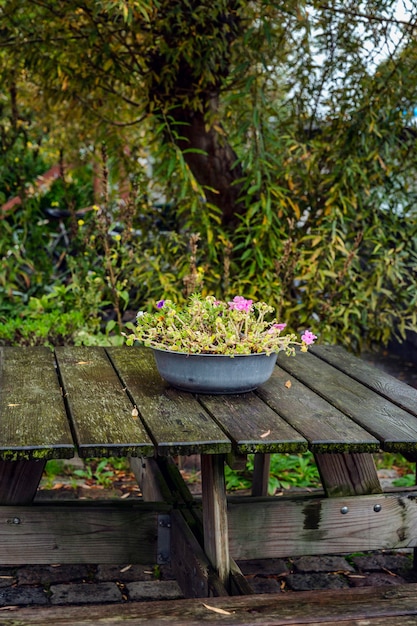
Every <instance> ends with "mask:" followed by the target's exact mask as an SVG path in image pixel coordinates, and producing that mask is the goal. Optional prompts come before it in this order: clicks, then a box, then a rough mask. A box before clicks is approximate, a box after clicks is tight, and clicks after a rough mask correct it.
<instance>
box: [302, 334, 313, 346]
mask: <svg viewBox="0 0 417 626" xmlns="http://www.w3.org/2000/svg"><path fill="white" fill-rule="evenodd" d="M315 339H317V335H314V334H313V333H312V332H310V331H309V330H306V331H305V332H304V334H303V335H301V341H304V343H305V344H306V345H307V346H309V345H311V344H312V343H314V340H315Z"/></svg>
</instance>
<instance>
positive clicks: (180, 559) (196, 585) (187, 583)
mask: <svg viewBox="0 0 417 626" xmlns="http://www.w3.org/2000/svg"><path fill="white" fill-rule="evenodd" d="M171 520H172V521H171V523H172V552H171V568H172V571H173V572H174V574H175V577H176V580H177V582H178V584H179V586H180V588H181V591H182V592H183V594H184V596H185V597H186V598H208V597H209V596H210V595H213V594H214V595H216V596H228V595H229V594H228V592H227V591H226V588H225V587H224V585H222V583H221V582H220V580H219V579H218V577H217V575H216V574H215V572H214V570H213V567H212V565H211V563H210V562H209V560H208V558H207V556H206V554H205V553H204V551H203V549H202V547H201V546H200V544H199V543H198V541H197V540H196V538H195V536H194V534H193V533H192V532H191V530H190V527H189V526H188V524H187V523H186V521H185V520H184V517H183V515H182V514H181V513H180V511H173V512H172V515H171Z"/></svg>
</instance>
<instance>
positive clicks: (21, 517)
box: [0, 502, 169, 565]
mask: <svg viewBox="0 0 417 626" xmlns="http://www.w3.org/2000/svg"><path fill="white" fill-rule="evenodd" d="M167 512H169V507H167V506H166V505H162V504H160V505H158V506H157V505H156V503H154V504H153V505H152V506H150V505H147V504H145V503H143V502H138V503H137V504H136V503H135V504H134V505H133V504H130V503H125V502H123V503H122V502H119V503H100V504H98V503H94V504H90V503H87V502H77V503H76V504H74V503H63V502H60V503H59V504H57V505H49V504H48V505H44V504H38V505H32V506H30V507H25V506H21V507H13V506H4V507H0V553H1V555H2V556H1V559H2V563H3V564H12V565H13V564H28V563H115V564H120V563H148V564H152V565H154V564H155V563H157V545H158V515H159V514H161V513H164V514H166V513H167Z"/></svg>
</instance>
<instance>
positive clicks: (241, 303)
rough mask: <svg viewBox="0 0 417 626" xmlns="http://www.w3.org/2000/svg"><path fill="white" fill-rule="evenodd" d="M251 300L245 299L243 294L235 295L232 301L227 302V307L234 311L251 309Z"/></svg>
mask: <svg viewBox="0 0 417 626" xmlns="http://www.w3.org/2000/svg"><path fill="white" fill-rule="evenodd" d="M252 302H253V300H246V298H244V297H243V296H235V297H234V298H233V302H228V305H229V308H230V309H231V310H234V311H247V312H249V311H250V310H251V309H252Z"/></svg>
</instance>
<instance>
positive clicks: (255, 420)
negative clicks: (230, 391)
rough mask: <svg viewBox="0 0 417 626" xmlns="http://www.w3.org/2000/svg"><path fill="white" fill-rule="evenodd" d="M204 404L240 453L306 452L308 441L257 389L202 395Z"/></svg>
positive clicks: (201, 399)
mask: <svg viewBox="0 0 417 626" xmlns="http://www.w3.org/2000/svg"><path fill="white" fill-rule="evenodd" d="M199 400H200V402H201V404H202V405H203V406H204V407H205V408H206V409H207V410H208V411H209V412H210V414H211V415H213V416H214V418H215V419H216V421H217V422H218V423H220V424H221V425H222V427H223V428H224V429H225V431H226V432H227V434H228V435H229V437H230V438H231V439H232V440H233V441H234V449H235V451H236V452H237V453H238V454H247V453H251V452H257V451H258V449H259V446H260V445H262V452H265V453H266V452H267V453H273V452H305V451H306V450H307V448H308V444H307V441H306V439H305V438H304V437H302V436H301V435H300V433H299V432H297V431H296V430H295V429H294V428H292V426H290V425H289V424H288V423H287V422H286V421H285V420H283V419H282V417H280V415H278V414H277V413H276V412H275V411H273V410H272V409H271V408H270V407H269V406H268V405H266V404H264V403H263V402H262V401H261V400H260V398H258V397H257V396H256V395H255V394H254V393H246V394H244V395H230V396H203V395H200V396H199Z"/></svg>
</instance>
